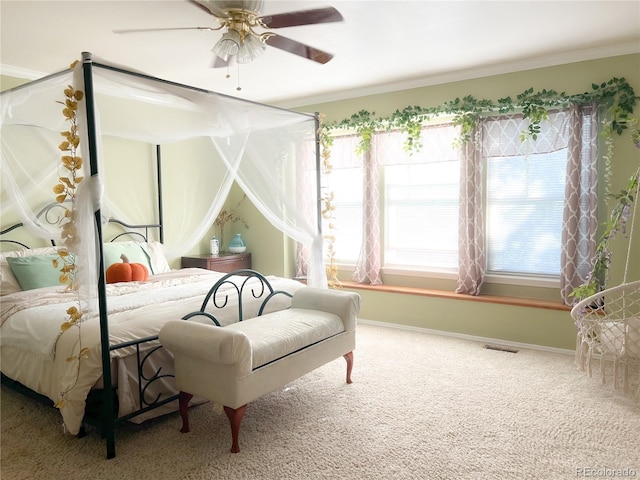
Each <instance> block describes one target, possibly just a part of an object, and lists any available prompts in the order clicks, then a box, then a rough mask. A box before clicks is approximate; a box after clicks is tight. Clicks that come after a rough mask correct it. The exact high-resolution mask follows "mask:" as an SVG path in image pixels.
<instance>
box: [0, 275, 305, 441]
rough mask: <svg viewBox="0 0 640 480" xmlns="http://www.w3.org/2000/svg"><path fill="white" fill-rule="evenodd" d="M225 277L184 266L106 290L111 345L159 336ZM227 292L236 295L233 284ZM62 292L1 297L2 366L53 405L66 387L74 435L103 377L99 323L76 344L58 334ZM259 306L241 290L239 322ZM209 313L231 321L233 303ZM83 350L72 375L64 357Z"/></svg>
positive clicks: (280, 302) (88, 322) (277, 285)
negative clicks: (168, 323)
mask: <svg viewBox="0 0 640 480" xmlns="http://www.w3.org/2000/svg"><path fill="white" fill-rule="evenodd" d="M223 275H224V274H223V273H219V272H211V271H208V270H201V269H182V270H173V271H171V272H168V273H162V274H157V275H153V276H152V277H150V281H148V282H146V283H144V284H139V283H124V284H112V285H108V286H107V287H108V289H107V290H108V292H107V294H108V300H107V303H108V310H109V336H110V343H111V345H114V344H118V343H122V342H125V341H129V340H133V339H139V338H144V337H148V336H153V335H157V334H158V332H159V330H160V328H161V327H162V325H164V323H165V322H166V321H168V320H171V319H179V318H181V317H182V316H184V315H186V314H187V313H190V312H193V311H197V310H199V309H200V307H201V305H202V302H203V300H204V297H205V295H206V294H207V292H208V291H209V289H210V288H211V287H212V286H213V285H214V283H215V282H216V281H217V280H218V279H219V278H221V277H222V276H223ZM267 278H268V279H269V282H270V283H271V285H272V286H273V288H274V289H275V290H284V291H288V292H290V293H293V292H294V291H295V290H297V289H299V288H304V286H303V285H302V284H300V283H299V282H296V281H294V280H290V279H284V278H277V277H267ZM244 280H245V277H236V281H237V282H242V281H244ZM252 281H255V280H252ZM227 288H229V289H230V291H235V289H234V288H233V287H232V286H227ZM60 290H61V289H60V288H59V287H47V288H42V289H37V290H31V291H25V292H18V293H15V294H11V295H5V296H3V297H2V306H1V318H2V327H1V328H0V359H1V362H2V363H1V364H0V365H1V367H2V372H3V373H4V374H5V375H7V376H8V377H10V378H12V379H13V380H16V381H19V382H20V383H22V384H24V385H26V386H27V387H29V388H31V389H32V390H35V391H37V392H38V393H41V394H43V395H46V396H47V397H49V398H51V399H52V400H53V401H58V400H59V399H60V392H62V391H65V390H69V391H68V393H67V394H66V395H65V400H66V404H65V407H63V408H61V413H62V416H63V420H64V423H65V426H66V428H67V430H68V431H69V432H71V433H74V434H75V433H77V432H78V431H79V429H80V426H81V423H82V417H83V415H84V408H85V399H86V397H87V394H88V393H89V391H90V389H91V388H92V387H93V386H94V385H95V384H96V382H97V381H98V380H99V379H100V378H101V375H102V364H101V353H100V352H101V348H100V326H99V320H98V318H87V319H85V320H84V321H83V322H82V339H81V345H80V342H79V339H78V331H77V329H75V328H72V329H70V330H68V331H66V332H64V333H62V334H61V333H60V325H61V324H62V323H63V322H64V321H65V320H66V319H67V315H66V313H65V312H66V309H67V308H68V307H69V306H71V305H74V304H75V303H74V301H73V298H72V297H70V296H69V294H68V293H60ZM230 298H231V299H233V297H230ZM260 303H261V300H259V299H254V298H253V296H252V295H251V293H250V292H249V291H248V286H247V287H245V294H244V296H243V315H244V318H251V317H253V316H255V315H257V309H258V308H259V305H260ZM288 304H289V299H288V298H286V297H284V296H276V297H275V298H274V299H273V300H272V301H271V302H270V303H269V307H268V309H267V311H273V310H278V309H282V308H286V307H287V306H288ZM207 310H208V311H210V312H211V313H212V314H214V315H215V316H216V318H217V319H218V320H219V321H220V323H222V324H223V325H225V324H229V323H233V322H235V321H237V314H238V312H237V301H236V300H235V299H234V300H230V302H229V305H227V307H226V308H225V309H223V310H217V309H212V308H211V307H210V306H209V307H208V308H207ZM155 345H157V344H155ZM151 346H152V345H149V346H148V348H151ZM85 347H88V348H89V349H90V351H89V354H88V357H87V358H85V359H83V360H82V361H81V362H80V364H79V371H78V364H77V362H68V361H67V358H68V357H70V356H72V355H73V354H74V352H78V351H79V349H80V348H85ZM134 351H135V350H134V347H127V348H124V349H120V350H117V351H115V352H114V353H113V355H112V356H113V357H119V358H123V357H126V356H128V355H131V354H132V353H134ZM126 363H127V362H125V361H120V360H119V361H118V362H117V365H118V367H117V368H118V369H120V370H119V371H118V373H117V377H118V378H125V377H127V376H130V374H131V373H130V372H123V371H121V370H122V369H123V367H124V365H125V364H126ZM129 363H130V362H129ZM134 365H135V364H134ZM129 368H130V367H129ZM78 372H79V373H78ZM123 387H124V385H123ZM119 393H122V394H124V393H125V392H124V390H123V391H122V392H119ZM123 397H124V395H123ZM122 400H123V401H125V398H123V399H122ZM128 403H131V402H130V401H129V402H128ZM135 408H136V407H135V405H128V404H127V405H123V402H122V401H121V404H120V412H119V413H120V415H124V414H126V413H129V412H130V411H133V410H134V409H135Z"/></svg>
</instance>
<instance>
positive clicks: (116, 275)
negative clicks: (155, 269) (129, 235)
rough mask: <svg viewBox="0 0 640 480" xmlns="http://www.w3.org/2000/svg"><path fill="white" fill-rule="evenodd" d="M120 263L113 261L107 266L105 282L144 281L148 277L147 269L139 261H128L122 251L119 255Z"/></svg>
mask: <svg viewBox="0 0 640 480" xmlns="http://www.w3.org/2000/svg"><path fill="white" fill-rule="evenodd" d="M120 258H121V259H122V263H114V264H113V265H110V266H109V268H107V272H106V275H107V283H118V282H146V281H147V280H148V279H149V270H148V269H147V267H146V266H145V265H143V264H141V263H129V259H128V258H127V256H126V255H125V254H124V253H123V254H122V255H120Z"/></svg>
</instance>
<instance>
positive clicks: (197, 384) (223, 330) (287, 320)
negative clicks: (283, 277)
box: [160, 287, 360, 453]
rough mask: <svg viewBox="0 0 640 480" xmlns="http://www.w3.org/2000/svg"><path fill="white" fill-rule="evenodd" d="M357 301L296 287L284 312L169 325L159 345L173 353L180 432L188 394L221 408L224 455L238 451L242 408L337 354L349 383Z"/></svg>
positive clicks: (186, 421) (346, 294) (347, 295)
mask: <svg viewBox="0 0 640 480" xmlns="http://www.w3.org/2000/svg"><path fill="white" fill-rule="evenodd" d="M359 311H360V296H359V295H358V294H356V293H353V292H345V291H340V290H329V289H319V288H311V287H307V288H303V289H301V290H298V291H296V292H295V293H294V295H293V298H292V300H291V307H290V308H289V309H287V310H281V311H277V312H272V313H268V314H265V315H262V316H259V317H255V318H251V319H248V320H244V321H241V322H237V323H234V324H231V325H228V326H226V327H218V326H214V325H210V324H204V323H199V322H193V321H184V320H173V321H170V322H168V323H167V324H165V326H164V327H163V328H162V330H161V331H160V342H161V343H162V345H163V346H164V347H165V348H167V349H168V350H169V351H170V352H171V353H172V354H173V356H174V366H175V378H176V384H177V386H178V388H179V389H180V413H181V416H182V422H183V424H182V429H181V431H182V432H183V433H186V432H188V431H189V418H188V404H189V401H190V400H191V398H192V397H193V395H196V396H198V397H202V398H204V399H208V400H212V401H214V402H216V403H219V404H221V405H223V407H224V410H225V413H226V414H227V417H228V418H229V422H230V425H231V437H232V446H231V451H232V452H234V453H237V452H239V451H240V446H239V442H238V437H239V433H240V423H241V421H242V417H243V415H244V412H245V410H246V407H247V404H248V403H249V402H251V401H253V400H255V399H256V398H258V397H260V396H262V395H264V394H266V393H269V392H272V391H274V390H277V389H279V388H282V387H283V386H284V385H286V384H287V383H289V382H291V381H293V380H295V379H296V378H298V377H300V376H302V375H304V374H306V373H309V372H310V371H312V370H314V369H316V368H318V367H320V366H322V365H324V364H325V363H328V362H330V361H332V360H335V359H336V358H338V357H340V356H344V358H345V359H346V361H347V375H346V381H347V383H351V370H352V367H353V350H354V348H355V333H356V319H357V315H358V313H359Z"/></svg>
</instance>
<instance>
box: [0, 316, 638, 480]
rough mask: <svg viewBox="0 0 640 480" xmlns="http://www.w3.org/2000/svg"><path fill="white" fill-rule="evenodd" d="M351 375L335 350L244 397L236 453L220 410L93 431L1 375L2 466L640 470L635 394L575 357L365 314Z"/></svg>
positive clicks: (515, 475)
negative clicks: (110, 443) (390, 323)
mask: <svg viewBox="0 0 640 480" xmlns="http://www.w3.org/2000/svg"><path fill="white" fill-rule="evenodd" d="M358 329H359V330H358V347H357V350H356V352H355V355H356V356H355V362H356V363H355V367H354V372H353V380H354V383H353V384H352V385H346V384H345V383H344V375H345V362H344V361H343V360H342V359H339V360H336V361H334V362H332V363H330V364H328V365H326V366H324V367H322V368H320V369H318V370H316V371H314V372H312V373H310V374H309V375H306V376H305V377H303V378H301V379H299V380H297V381H295V382H293V383H291V384H290V385H289V386H288V387H287V388H285V389H284V390H282V391H278V392H275V393H273V394H270V395H267V396H265V397H263V398H261V399H259V400H257V401H255V402H253V403H252V404H250V405H249V408H248V409H247V413H246V415H245V418H244V421H243V425H242V430H241V437H240V448H241V452H240V453H239V454H231V453H229V447H230V443H231V440H230V433H229V426H228V423H227V419H226V417H225V416H224V414H220V413H218V412H217V411H216V410H215V409H214V408H213V406H212V405H211V404H204V405H200V406H198V407H194V408H193V409H192V410H191V426H192V431H191V433H188V434H181V433H179V431H178V430H179V427H180V420H179V417H178V415H177V414H172V415H168V416H165V417H163V418H161V419H156V420H154V421H151V422H148V423H146V424H143V425H140V426H136V425H125V426H123V427H122V428H119V429H118V431H117V437H116V453H117V456H116V458H114V459H112V460H106V459H105V446H104V442H103V441H102V440H101V439H100V438H99V436H98V435H97V434H96V433H95V432H92V434H91V435H89V436H87V437H85V438H83V439H77V438H75V437H72V436H65V435H63V434H62V433H61V428H60V423H61V422H60V419H59V416H58V414H57V412H56V411H55V410H54V409H52V408H48V407H44V406H41V405H40V404H38V403H36V402H34V401H32V400H30V399H27V398H25V397H23V396H21V395H19V394H17V393H15V392H13V391H11V390H8V389H7V388H6V387H2V398H1V400H2V437H1V450H2V465H1V470H0V473H1V474H2V479H3V480H14V479H15V480H17V479H47V480H48V479H66V480H74V479H87V478H90V479H130V478H131V479H154V480H160V479H207V480H210V479H225V480H226V479H269V480H273V479H323V478H327V479H376V480H379V479H413V478H415V479H528V478H530V479H536V480H539V479H564V478H567V479H572V478H581V477H589V476H590V477H594V476H599V477H604V476H606V477H607V478H610V477H611V476H612V474H616V477H617V478H620V477H624V474H625V473H626V475H627V478H629V477H631V478H634V477H636V478H637V477H640V401H638V399H637V397H630V396H624V395H623V394H621V393H620V392H616V391H615V390H613V388H612V387H611V386H610V385H605V386H602V385H601V384H600V382H599V379H597V378H595V377H594V378H591V379H590V378H588V377H587V376H586V375H585V374H584V373H583V372H581V371H579V370H577V369H576V367H575V366H574V364H573V357H572V356H569V355H563V354H556V353H546V352H540V351H533V350H526V349H521V350H520V351H519V352H518V353H507V352H502V351H495V350H487V349H485V348H484V344H482V343H477V342H473V341H469V340H461V339H455V338H449V337H443V336H435V335H430V334H426V333H418V332H412V331H405V330H399V329H390V328H387V327H384V326H378V325H371V324H361V325H360V326H359V327H358Z"/></svg>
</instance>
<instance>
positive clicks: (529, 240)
mask: <svg viewBox="0 0 640 480" xmlns="http://www.w3.org/2000/svg"><path fill="white" fill-rule="evenodd" d="M566 162H567V150H566V149H562V150H558V151H556V152H552V153H548V154H540V155H527V156H516V157H497V158H489V159H487V161H486V166H487V189H486V190H487V209H486V211H487V213H486V223H487V236H486V237H487V272H488V273H497V274H522V275H552V276H558V275H560V246H561V243H562V214H563V207H564V179H565V172H566Z"/></svg>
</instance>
